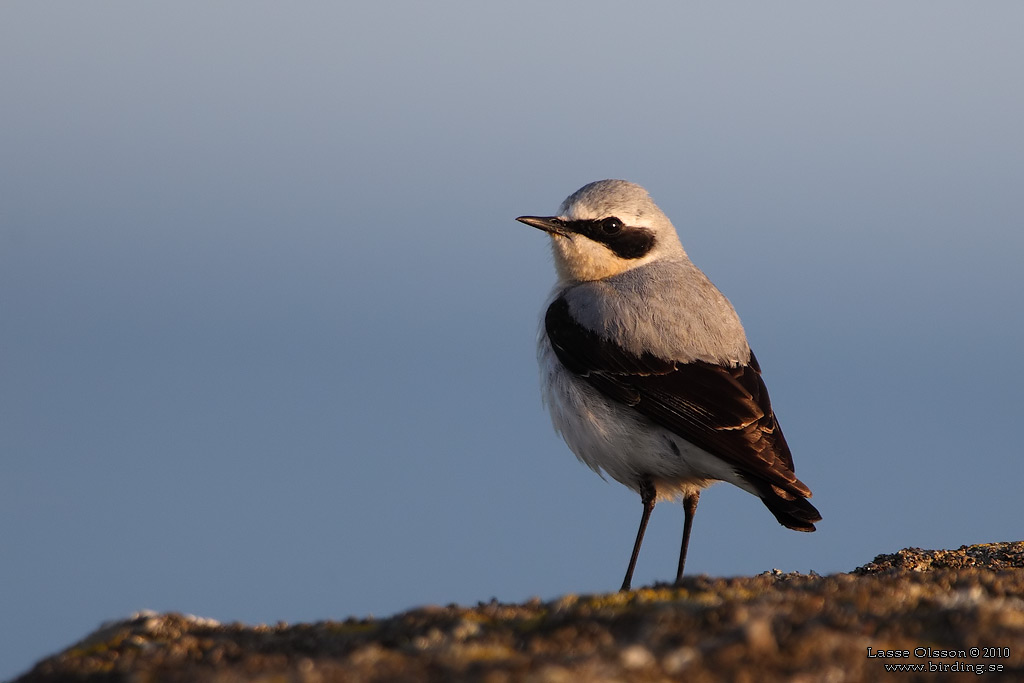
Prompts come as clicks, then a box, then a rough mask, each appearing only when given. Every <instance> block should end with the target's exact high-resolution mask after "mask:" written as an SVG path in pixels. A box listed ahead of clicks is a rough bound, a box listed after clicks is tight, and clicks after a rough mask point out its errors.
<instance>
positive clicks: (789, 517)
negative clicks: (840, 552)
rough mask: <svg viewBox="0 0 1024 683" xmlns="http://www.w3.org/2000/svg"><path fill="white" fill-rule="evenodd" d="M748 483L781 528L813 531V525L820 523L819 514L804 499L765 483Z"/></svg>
mask: <svg viewBox="0 0 1024 683" xmlns="http://www.w3.org/2000/svg"><path fill="white" fill-rule="evenodd" d="M750 483H751V484H753V485H754V486H755V487H756V488H757V491H758V495H759V496H760V497H761V502H762V503H764V505H765V507H766V508H768V510H770V511H771V513H772V514H773V515H775V519H777V520H779V524H781V525H782V526H784V527H788V528H790V529H793V530H795V531H814V523H815V522H820V521H821V513H819V512H818V509H817V508H815V507H814V506H813V505H811V503H810V501H808V500H807V499H806V498H803V497H800V496H796V495H793V494H792V493H790V492H788V491H785V490H783V489H781V488H779V487H777V486H772V485H771V484H769V483H768V482H766V481H750Z"/></svg>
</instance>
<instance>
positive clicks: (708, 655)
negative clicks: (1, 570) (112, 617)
mask: <svg viewBox="0 0 1024 683" xmlns="http://www.w3.org/2000/svg"><path fill="white" fill-rule="evenodd" d="M1022 597H1024V542H1015V543H991V544H982V545H973V546H964V547H962V548H960V549H958V550H929V551H925V550H920V549H917V548H908V549H906V550H901V551H900V552H898V553H895V554H893V555H879V556H878V557H876V558H875V559H874V561H872V562H870V563H868V564H866V565H864V566H863V567H859V568H857V569H855V570H854V571H853V572H851V573H849V574H834V575H830V576H818V575H816V574H810V575H805V574H783V573H781V572H774V573H765V574H761V575H758V576H753V577H743V578H729V579H721V578H709V577H706V576H697V577H690V578H687V579H686V580H685V581H684V583H683V585H682V586H679V587H674V586H655V587H653V588H644V589H640V590H636V591H633V592H630V593H611V594H606V595H579V596H577V595H568V596H565V597H563V598H561V599H558V600H555V601H553V602H541V601H539V600H535V601H531V602H527V603H524V604H519V605H513V604H502V603H498V602H491V603H481V604H480V605H478V606H476V607H459V606H455V605H452V606H449V607H423V608H420V609H415V610H411V611H409V612H405V613H402V614H398V615H396V616H394V617H390V618H386V619H354V618H350V619H347V620H345V621H336V622H334V621H331V622H320V623H316V624H295V625H287V624H279V625H276V626H244V625H241V624H229V625H220V624H217V623H216V622H213V621H210V620H204V619H198V618H196V617H189V616H183V615H180V614H155V613H146V614H138V615H135V616H134V617H132V618H131V619H128V620H125V621H121V622H116V623H112V624H106V625H104V626H103V627H101V628H100V629H99V630H98V631H96V632H95V633H93V634H91V635H90V636H88V637H86V638H85V639H84V640H82V641H81V642H79V643H77V644H75V645H73V646H72V647H70V648H68V649H67V650H65V651H64V652H62V653H60V654H57V655H54V656H52V657H50V658H48V659H45V660H43V661H42V662H40V663H38V664H37V665H36V666H35V667H34V668H33V669H32V670H31V671H29V672H28V673H26V674H24V675H23V676H22V677H20V678H19V679H17V681H18V683H37V682H43V681H46V682H51V681H90V682H91V681H96V682H99V681H103V682H116V681H133V682H139V683H145V682H149V681H154V682H156V681H159V682H161V683H165V682H166V683H177V682H182V683H184V682H185V681H189V682H201V683H202V682H210V683H230V682H233V681H260V682H266V683H270V682H272V681H273V682H278V681H280V682H282V683H291V682H295V683H333V682H335V681H424V680H436V681H487V682H493V683H502V682H505V681H537V682H551V683H559V682H562V681H566V682H568V681H625V680H628V681H670V680H681V679H685V680H687V681H719V680H733V681H862V680H863V681H867V680H894V681H896V680H898V681H918V680H928V681H934V680H976V679H977V678H978V675H979V673H981V674H984V675H983V677H982V678H983V680H988V681H994V680H1014V681H1021V680H1024V599H1022ZM886 651H892V652H893V653H900V655H902V656H895V657H885V656H877V655H878V654H880V653H881V654H883V655H884V654H885V653H886ZM904 653H905V654H904ZM871 655H876V656H871ZM887 665H888V666H890V667H891V666H893V665H899V666H908V665H909V666H913V667H919V669H918V670H917V671H914V670H904V671H900V672H887V670H886V666H887ZM978 667H981V669H980V671H979V669H978Z"/></svg>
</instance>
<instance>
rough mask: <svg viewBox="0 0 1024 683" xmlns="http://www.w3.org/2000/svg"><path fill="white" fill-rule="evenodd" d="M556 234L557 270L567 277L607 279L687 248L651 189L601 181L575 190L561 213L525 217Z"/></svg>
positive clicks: (523, 220)
mask: <svg viewBox="0 0 1024 683" xmlns="http://www.w3.org/2000/svg"><path fill="white" fill-rule="evenodd" d="M516 220H517V221H519V222H520V223H525V224H527V225H532V226H533V227H535V228H539V229H541V230H543V231H545V232H547V233H548V234H549V235H550V236H551V246H552V250H553V251H554V254H555V269H556V270H557V271H558V277H559V279H561V280H563V281H567V282H584V281H589V280H601V279H604V278H607V277H612V276H613V275H618V274H619V273H623V272H625V271H627V270H631V269H633V268H636V267H638V266H642V265H644V264H647V263H650V262H651V261H655V260H657V259H661V258H665V257H668V256H682V257H684V258H685V256H686V252H684V251H683V246H682V244H680V242H679V237H678V235H677V234H676V229H675V228H674V227H672V223H671V222H670V221H669V220H668V218H667V217H666V216H665V214H664V213H662V212H661V209H659V208H658V206H657V205H656V204H655V203H654V201H653V200H652V199H651V197H650V195H649V194H647V190H645V189H644V188H642V187H640V186H639V185H635V184H634V183H630V182H627V181H625V180H599V181H597V182H594V183H590V184H589V185H584V186H583V187H581V188H580V189H578V190H576V192H574V193H572V194H571V195H569V197H567V198H566V200H565V201H564V202H562V205H561V206H560V207H559V209H558V215H557V216H520V217H519V218H517V219H516Z"/></svg>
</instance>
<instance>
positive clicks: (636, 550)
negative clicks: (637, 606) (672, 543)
mask: <svg viewBox="0 0 1024 683" xmlns="http://www.w3.org/2000/svg"><path fill="white" fill-rule="evenodd" d="M655 494H656V491H655V489H654V482H652V481H651V480H650V479H648V478H646V477H645V478H644V479H641V480H640V500H641V501H642V502H643V504H644V514H643V516H642V517H641V518H640V528H639V529H637V532H636V543H634V544H633V555H632V557H630V558H629V568H628V569H627V570H626V578H625V579H623V580H622V588H621V589H620V590H623V591H628V590H629V586H630V584H631V583H632V582H633V569H635V568H636V558H637V556H638V555H640V544H641V543H643V542H644V531H646V530H647V520H649V519H650V518H651V511H652V510H654V498H655Z"/></svg>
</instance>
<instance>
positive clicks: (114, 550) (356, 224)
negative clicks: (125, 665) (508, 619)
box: [0, 2, 1024, 677]
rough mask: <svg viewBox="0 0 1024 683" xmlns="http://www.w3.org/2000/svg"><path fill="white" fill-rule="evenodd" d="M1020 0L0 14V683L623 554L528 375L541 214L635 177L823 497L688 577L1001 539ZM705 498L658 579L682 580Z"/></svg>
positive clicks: (702, 547) (541, 270)
mask: <svg viewBox="0 0 1024 683" xmlns="http://www.w3.org/2000/svg"><path fill="white" fill-rule="evenodd" d="M1022 21H1024V8H1022V7H1021V6H1020V5H1019V4H1017V3H1010V2H993V3H986V4H985V6H984V7H979V6H977V5H974V4H968V3H948V2H904V3H898V4H894V3H883V2H861V3H824V4H823V3H814V2H787V3H781V4H779V3H773V4H772V5H770V6H769V5H765V4H761V3H721V2H700V3H642V4H641V5H638V6H635V7H634V6H630V7H629V8H628V9H627V8H626V7H625V6H623V5H621V4H620V3H564V4H558V5H554V4H551V3H540V2H520V3H515V4H514V5H509V6H508V7H506V8H504V9H501V8H495V7H488V6H484V5H481V4H478V3H447V4H442V5H430V6H427V5H421V4H418V3H402V2H399V3H392V4H388V5H384V4H380V3H378V4H376V5H374V6H372V7H369V6H368V7H365V8H350V7H343V6H342V5H340V4H337V3H319V2H313V3H304V4H302V5H294V4H289V5H282V4H279V3H263V2H255V3H238V2H224V3H216V4H212V5H211V4H209V3H200V2H179V3H173V4H166V5H162V6H160V5H154V4H151V3H147V4H142V5H140V4H137V3H130V2H105V3H89V4H80V3H63V4H56V5H55V4H38V3H29V2H8V3H4V4H3V5H2V6H0V88H2V92H3V97H2V99H0V114H2V119H3V122H4V123H3V125H2V126H0V174H2V177H0V538H2V539H3V548H4V552H3V554H4V560H3V562H2V563H0V677H8V676H11V675H14V674H16V673H19V672H21V671H24V670H26V669H27V668H28V667H29V666H30V665H31V664H32V663H33V662H34V661H36V660H37V659H39V658H41V657H42V656H44V655H46V654H49V653H52V652H55V651H57V650H58V649H61V648H63V647H65V646H66V645H68V644H70V643H71V642H72V641H73V640H74V639H76V638H77V637H79V636H81V635H84V634H85V633H86V632H87V631H89V630H91V629H92V628H94V627H95V626H96V625H98V624H99V623H100V622H101V621H103V620H106V619H111V618H117V617H122V616H125V615H128V614H130V613H132V612H134V611H136V610H139V609H155V610H160V611H182V612H189V613H194V614H199V615H202V616H206V617H211V618H214V619H219V620H221V621H234V620H239V621H243V622H249V623H261V622H269V623H275V622H277V621H279V620H284V621H288V622H300V621H313V620H319V619H340V618H344V617H346V616H349V615H366V614H373V615H377V616H385V615H388V614H392V613H394V612H397V611H400V610H404V609H406V608H410V607H413V606H416V605H421V604H427V603H441V604H446V603H449V602H459V603H467V604H472V603H475V602H476V601H478V600H489V599H491V598H492V597H497V598H498V599H500V600H508V601H513V600H523V599H526V598H528V597H530V596H534V595H536V596H540V597H541V598H545V599H547V598H552V597H554V596H557V595H560V594H563V593H566V592H598V591H608V590H614V589H615V588H617V586H618V585H619V582H620V581H621V578H622V572H623V571H624V569H625V565H626V561H627V560H628V553H629V550H630V546H631V543H632V540H633V534H634V533H635V527H636V523H637V520H638V518H639V514H640V505H639V500H638V498H637V497H636V496H635V494H633V493H631V492H629V491H627V490H626V489H625V488H623V487H621V486H619V485H618V484H615V483H606V482H603V481H602V480H601V479H600V478H598V477H596V476H594V475H593V474H592V473H591V472H590V471H589V470H587V469H586V468H585V467H583V466H582V465H580V464H579V463H577V462H576V460H575V459H574V458H573V456H572V455H571V454H570V452H569V451H568V449H567V448H566V447H565V446H564V444H563V443H562V442H561V441H560V440H559V439H558V437H557V436H556V435H555V434H554V433H553V432H552V429H551V426H550V423H549V420H548V418H547V415H546V414H545V413H544V411H543V409H542V407H541V405H540V399H539V393H538V387H537V384H538V381H537V372H536V366H535V359H534V341H535V334H536V329H537V323H538V320H539V314H540V307H541V305H542V302H543V300H544V298H545V296H546V295H547V292H548V290H549V288H550V286H551V284H552V282H553V279H554V275H553V271H552V266H551V258H550V254H549V253H548V247H547V244H546V243H545V238H544V236H543V235H541V234H540V233H538V232H537V231H535V230H532V229H530V228H528V227H526V226H523V225H521V224H518V223H516V222H514V220H513V219H514V217H515V216H518V215H522V214H544V213H548V212H552V211H554V210H555V208H556V207H557V206H558V204H559V203H560V202H561V200H562V199H563V198H564V197H565V196H566V195H567V194H569V193H570V192H572V191H573V190H575V189H576V188H578V187H579V186H581V185H583V184H584V183H586V182H589V181H592V180H597V179H600V178H606V177H617V178H626V179H629V180H632V181H635V182H638V183H640V184H642V185H644V186H645V187H647V188H648V190H650V192H651V193H652V196H653V197H654V199H655V201H657V202H658V203H659V205H660V206H661V207H662V209H664V210H665V212H666V213H667V214H668V215H669V217H670V218H671V219H672V220H673V222H674V223H675V225H676V227H677V228H678V230H679V232H680V236H681V238H682V241H683V244H684V245H685V246H686V248H687V250H688V252H689V253H690V255H691V257H692V258H693V259H694V261H695V262H696V263H697V264H698V265H699V266H700V267H701V268H703V269H704V270H705V272H707V273H708V274H709V275H710V277H711V278H712V280H713V281H714V282H715V283H716V284H717V285H718V286H719V288H720V289H722V290H723V291H724V292H725V294H726V295H727V296H728V297H729V298H730V299H731V300H732V302H733V303H734V305H735V306H736V308H737V309H738V311H739V313H740V316H741V317H742V319H743V321H744V324H745V326H746V328H747V333H748V337H749V338H750V341H751V344H752V346H753V348H754V349H755V351H756V353H757V355H758V358H759V360H760V361H761V365H762V367H763V369H764V371H765V378H766V381H767V383H768V386H769V388H770V390H771V393H772V398H773V402H774V404H775V407H776V410H777V413H778V415H779V419H780V421H781V424H782V425H783V428H784V429H785V431H786V435H787V438H788V440H789V442H790V445H791V446H792V448H793V451H794V455H795V459H796V464H797V471H798V473H799V475H800V477H801V479H802V480H804V481H805V482H807V483H808V484H809V485H810V486H811V487H812V489H813V490H814V492H815V497H814V502H815V504H816V505H817V506H818V508H819V509H820V510H821V512H822V514H823V516H824V522H822V523H821V524H820V525H819V531H818V532H817V533H815V534H811V535H808V534H798V533H795V532H791V531H788V530H786V529H784V528H782V527H780V526H779V525H778V524H777V523H776V522H775V520H774V519H773V518H772V516H771V515H770V514H769V513H768V512H767V510H765V509H764V508H763V506H762V505H761V503H760V502H759V501H757V500H756V499H754V498H753V497H751V496H749V495H748V494H745V493H743V492H741V491H739V490H737V489H732V488H729V487H727V486H726V485H719V486H716V487H714V488H712V489H710V490H709V491H708V492H707V493H706V494H705V495H704V497H703V498H702V500H701V506H700V509H699V511H698V513H697V517H696V521H695V526H694V535H693V539H692V542H691V546H690V555H689V559H688V564H687V568H688V570H689V571H690V572H691V573H709V574H714V575H740V574H752V573H758V572H761V571H765V570H769V569H772V568H780V569H782V570H784V571H808V570H812V569H813V570H815V571H818V572H820V573H828V572H835V571H845V570H849V569H852V568H853V567H855V566H857V565H859V564H863V563H865V562H867V561H869V560H870V559H872V558H873V557H874V556H875V555H876V554H878V553H883V552H893V551H895V550H898V549H899V548H902V547H905V546H921V547H957V546H959V545H961V544H966V543H978V542H986V541H1003V540H1019V539H1020V538H1021V536H1020V526H1019V522H1018V521H1017V520H1019V519H1020V518H1021V511H1022V510H1021V507H1022V506H1021V502H1020V495H1019V482H1020V480H1021V476H1022V474H1024V471H1022V470H1024V467H1022V465H1021V459H1020V452H1021V449H1020V443H1019V439H1018V438H1017V432H1018V430H1019V425H1020V414H1021V410H1022V408H1024V398H1022V394H1021V391H1020V387H1021V385H1022V382H1024V370H1022V369H1021V368H1022V366H1021V363H1020V362H1019V360H1018V356H1019V355H1020V349H1021V348H1022V346H1024V320H1022V318H1024V316H1022V314H1021V312H1022V304H1021V302H1022V300H1024V275H1022V274H1021V263H1022V262H1024V230H1022V229H1021V228H1022V226H1024V198H1022V195H1021V192H1020V185H1021V178H1022V177H1024V135H1022V133H1021V125H1020V122H1021V121H1024V85H1022V83H1021V80H1020V64H1021V63H1022V61H1024V46H1022V44H1021V41H1020V39H1019V27H1020V26H1021V25H1022ZM681 529H682V510H681V509H680V508H679V507H678V506H671V505H661V506H659V507H658V509H657V510H656V512H655V514H654V517H653V518H652V522H651V526H650V528H649V531H648V536H647V539H646V541H645V545H644V549H643V553H642V554H641V556H640V562H639V565H638V567H637V573H636V578H635V581H634V583H635V585H641V584H647V583H650V582H652V581H655V580H669V579H671V578H672V576H673V575H674V574H673V572H674V568H675V560H676V557H675V556H676V553H677V552H678V543H679V535H680V533H681Z"/></svg>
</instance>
